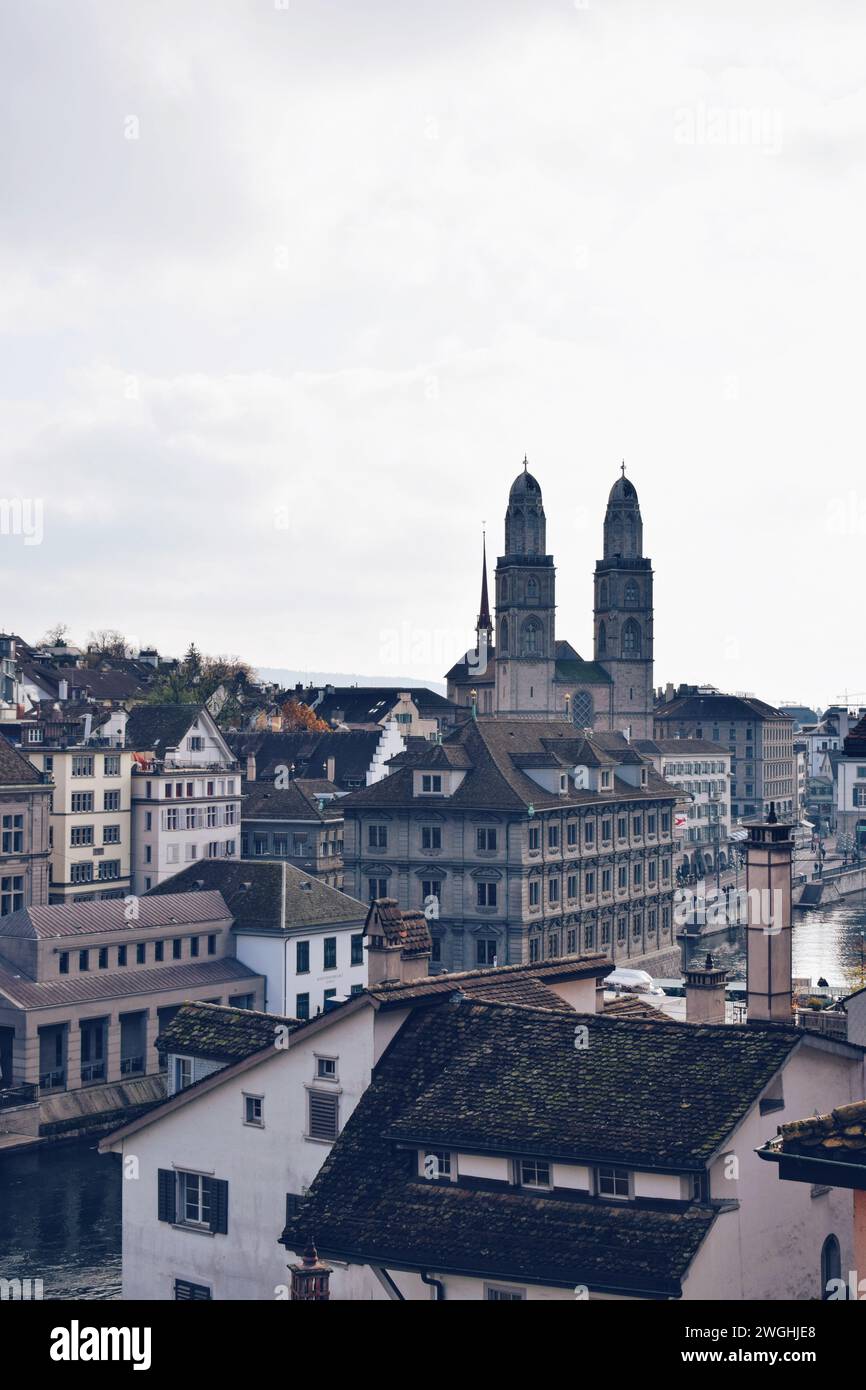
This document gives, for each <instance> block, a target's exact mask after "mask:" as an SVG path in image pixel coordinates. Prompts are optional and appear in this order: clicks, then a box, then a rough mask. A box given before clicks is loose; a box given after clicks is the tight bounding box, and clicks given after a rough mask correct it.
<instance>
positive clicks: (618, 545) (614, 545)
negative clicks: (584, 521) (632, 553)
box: [610, 516, 623, 555]
mask: <svg viewBox="0 0 866 1390" xmlns="http://www.w3.org/2000/svg"><path fill="white" fill-rule="evenodd" d="M610 549H611V554H613V555H622V553H623V552H622V517H619V516H617V517H614V520H613V523H612V525H611V528H610Z"/></svg>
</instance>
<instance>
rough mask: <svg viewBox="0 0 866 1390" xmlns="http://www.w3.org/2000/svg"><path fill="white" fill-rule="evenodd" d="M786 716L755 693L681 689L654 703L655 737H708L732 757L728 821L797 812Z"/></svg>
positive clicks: (793, 760) (790, 725)
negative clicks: (722, 692)
mask: <svg viewBox="0 0 866 1390" xmlns="http://www.w3.org/2000/svg"><path fill="white" fill-rule="evenodd" d="M793 730H794V722H793V720H792V719H791V718H790V716H788V715H785V714H783V713H782V711H781V710H778V709H775V708H774V707H773V706H772V705H768V704H765V702H764V701H763V700H756V699H755V697H754V696H753V695H723V694H720V692H719V691H718V690H713V689H710V688H707V687H701V688H700V689H698V688H697V687H694V686H692V687H687V686H680V688H679V691H678V692H677V693H676V694H674V693H673V689H672V687H668V693H667V695H666V696H665V697H664V698H663V699H662V701H661V702H660V703H659V704H657V705H656V711H655V735H654V737H655V738H657V739H658V738H662V739H665V738H697V739H709V740H710V742H712V743H720V744H723V745H724V746H725V748H727V751H728V753H729V754H730V756H731V818H732V820H734V821H738V820H743V819H749V818H751V817H755V816H759V817H762V816H766V814H767V813H768V811H769V809H770V803H771V802H774V803H775V806H776V811H777V813H778V814H779V816H780V817H785V818H788V819H790V818H791V817H792V816H794V815H795V814H796V810H797V761H796V758H795V755H794V740H793Z"/></svg>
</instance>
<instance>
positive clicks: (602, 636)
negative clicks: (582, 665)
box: [598, 622, 607, 656]
mask: <svg viewBox="0 0 866 1390" xmlns="http://www.w3.org/2000/svg"><path fill="white" fill-rule="evenodd" d="M606 651H607V624H606V623H604V622H601V623H599V625H598V654H599V656H604V654H605V652H606Z"/></svg>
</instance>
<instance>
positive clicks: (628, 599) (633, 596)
mask: <svg viewBox="0 0 866 1390" xmlns="http://www.w3.org/2000/svg"><path fill="white" fill-rule="evenodd" d="M624 597H625V606H626V608H637V585H636V584H635V582H634V580H633V579H630V580H629V581H628V583H627V584H626V586H625V596H624Z"/></svg>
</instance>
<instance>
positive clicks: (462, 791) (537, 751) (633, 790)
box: [342, 719, 678, 811]
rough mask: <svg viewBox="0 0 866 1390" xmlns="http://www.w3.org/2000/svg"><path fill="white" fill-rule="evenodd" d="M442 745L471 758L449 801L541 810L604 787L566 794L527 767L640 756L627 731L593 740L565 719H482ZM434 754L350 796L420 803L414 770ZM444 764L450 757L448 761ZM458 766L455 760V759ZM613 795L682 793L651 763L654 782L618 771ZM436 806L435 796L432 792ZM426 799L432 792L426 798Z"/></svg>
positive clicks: (362, 801) (592, 797)
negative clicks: (641, 782) (636, 782)
mask: <svg viewBox="0 0 866 1390" xmlns="http://www.w3.org/2000/svg"><path fill="white" fill-rule="evenodd" d="M438 748H439V751H440V752H441V753H442V754H443V755H444V756H446V757H449V758H450V755H451V754H452V750H453V752H454V754H456V753H457V752H458V751H459V753H460V762H459V763H458V764H457V766H462V765H463V763H464V762H468V764H469V767H468V770H467V772H466V776H465V777H464V778H463V780H462V781H461V783H460V786H459V787H458V788H457V790H456V791H454V792H453V793H452V794H451V795H450V796H448V797H443V798H442V802H443V805H446V806H448V807H454V808H455V809H463V808H472V809H475V808H477V809H481V810H485V811H487V810H503V811H506V810H514V811H525V810H526V809H527V807H528V806H530V805H533V806H535V808H536V809H537V810H545V809H551V808H553V807H556V808H561V807H563V806H565V807H568V806H579V805H585V804H588V803H597V802H598V793H596V792H593V791H578V790H576V789H575V787H574V784H573V782H572V781H571V780H569V787H568V790H567V792H565V793H564V794H560V793H556V792H548V791H545V789H544V787H542V786H540V785H539V784H538V783H537V782H535V781H533V779H532V778H531V777H530V776H529V775H528V772H527V771H525V770H524V768H526V767H527V766H531V765H533V762H534V761H535V760H537V762H536V765H542V764H543V765H544V766H549V765H551V764H552V765H553V766H561V767H563V768H566V767H568V766H576V765H577V762H578V760H580V761H582V762H584V763H587V764H588V763H590V762H591V763H592V765H593V766H605V767H612V766H614V764H615V763H632V764H634V763H640V762H641V761H642V760H641V758H640V755H639V753H638V752H637V751H636V750H635V749H633V748H631V747H630V746H629V745H628V743H627V742H626V740H625V739H624V738H623V737H622V735H621V734H620V735H617V734H608V735H605V736H604V737H602V736H593V737H592V738H591V739H585V738H583V737H582V736H581V735H578V734H577V733H576V731H575V729H574V726H573V725H572V724H570V723H568V722H567V721H566V720H565V719H546V720H542V719H479V720H477V721H476V720H471V721H469V722H468V723H467V724H464V725H462V726H461V727H460V728H459V729H457V730H455V731H454V732H453V733H452V734H450V735H448V737H447V738H446V739H445V740H444V741H443V742H442V744H440V745H438ZM430 757H431V754H428V753H424V754H418V756H417V757H416V756H413V755H410V754H409V753H406V754H404V755H403V756H402V757H401V758H400V760H399V765H396V766H395V762H394V761H393V760H392V763H391V766H392V767H393V768H394V770H393V771H392V772H391V774H390V776H388V777H385V778H383V780H382V781H381V782H375V783H373V785H372V786H369V787H364V788H363V789H359V790H358V791H355V792H350V794H349V795H348V796H346V797H344V798H343V801H342V805H343V807H344V809H345V808H348V809H355V808H357V809H358V810H364V809H366V808H367V807H370V808H371V809H372V808H376V807H393V808H402V809H405V808H407V807H409V806H417V805H418V800H417V798H416V797H415V796H414V794H413V771H415V770H421V769H422V768H424V767H426V766H428V765H429V763H430ZM442 765H443V766H444V762H443V764H442ZM452 765H453V764H452ZM609 795H610V797H611V799H613V798H616V799H620V800H647V799H659V798H667V799H668V800H674V799H675V798H676V796H677V795H678V793H677V792H676V791H675V790H674V789H673V788H672V787H670V786H669V785H668V783H667V782H664V781H663V780H662V778H661V777H659V776H658V775H657V773H656V772H655V771H654V770H653V769H652V768H648V769H647V785H646V787H635V786H632V785H631V783H629V782H627V781H626V780H625V779H624V778H622V777H620V776H619V775H617V773H616V772H615V773H614V791H613V792H612V793H610V794H609ZM429 801H430V803H431V804H433V805H435V804H437V803H436V800H435V798H430V799H429ZM424 804H425V806H426V805H427V804H428V799H427V798H425V801H424Z"/></svg>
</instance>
